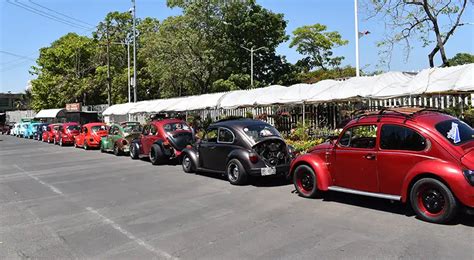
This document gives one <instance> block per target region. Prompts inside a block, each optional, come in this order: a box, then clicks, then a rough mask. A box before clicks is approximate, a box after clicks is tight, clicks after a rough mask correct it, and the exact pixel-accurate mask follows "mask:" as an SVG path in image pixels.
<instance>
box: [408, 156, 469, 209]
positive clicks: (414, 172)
mask: <svg viewBox="0 0 474 260" xmlns="http://www.w3.org/2000/svg"><path fill="white" fill-rule="evenodd" d="M422 175H425V176H427V177H429V176H434V177H437V178H438V179H440V180H441V181H443V182H444V183H445V184H446V185H448V187H449V188H450V189H451V191H452V192H453V193H454V195H455V196H456V198H458V199H459V200H460V201H461V202H462V203H463V204H465V205H470V206H473V201H474V200H473V199H472V198H474V195H472V194H471V195H470V196H469V192H466V191H468V190H474V187H472V186H470V184H469V183H468V182H467V180H466V179H465V177H464V175H463V173H462V172H461V171H460V170H459V165H457V164H455V163H452V162H447V161H441V160H425V161H421V162H419V163H417V164H416V165H415V166H414V167H413V168H412V169H411V170H410V171H409V172H408V174H407V175H406V176H405V179H404V181H403V185H402V190H401V192H400V195H401V197H402V199H401V200H402V202H406V201H407V200H408V194H409V192H410V189H411V185H412V184H413V181H414V180H416V179H417V178H418V177H420V176H422Z"/></svg>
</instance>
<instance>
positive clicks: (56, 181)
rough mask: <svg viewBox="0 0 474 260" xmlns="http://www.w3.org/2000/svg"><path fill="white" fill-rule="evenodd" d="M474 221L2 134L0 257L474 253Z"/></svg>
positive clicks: (462, 255)
mask: <svg viewBox="0 0 474 260" xmlns="http://www.w3.org/2000/svg"><path fill="white" fill-rule="evenodd" d="M473 226H474V217H473V216H469V215H465V214H463V215H461V216H459V217H458V218H457V219H456V221H455V222H454V223H452V224H450V225H436V224H430V223H425V222H422V221H420V220H418V219H416V218H415V217H414V216H413V213H411V212H410V211H407V210H406V208H405V206H404V205H402V204H400V203H390V202H389V201H386V200H379V199H373V198H366V197H359V196H353V195H345V194H338V193H328V194H326V195H324V196H323V198H321V199H314V200H311V199H303V198H300V197H299V196H297V195H296V194H295V193H294V188H293V185H290V184H288V183H286V182H283V181H280V180H278V179H271V178H270V179H268V178H260V179H255V180H253V181H252V184H251V185H248V186H243V187H236V186H231V185H230V184H229V183H228V182H227V181H225V180H224V179H223V178H222V177H220V176H216V175H212V174H198V175H195V174H186V173H184V172H182V171H181V166H153V165H151V164H150V163H149V162H147V161H142V160H137V161H133V160H131V159H130V158H128V157H115V156H114V155H112V154H101V153H100V152H99V151H84V150H82V149H75V148H73V147H58V146H54V145H52V144H46V143H41V142H37V141H33V140H26V139H19V138H16V137H11V136H0V258H2V259H4V258H48V259H51V258H100V259H103V258H133V259H137V258H158V259H167V258H182V259H329V258H330V259H340V258H390V259H391V258H410V259H411V258H422V259H445V258H451V259H473V258H474V228H473Z"/></svg>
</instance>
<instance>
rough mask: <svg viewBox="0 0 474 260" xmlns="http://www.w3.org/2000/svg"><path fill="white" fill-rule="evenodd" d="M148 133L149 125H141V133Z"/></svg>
mask: <svg viewBox="0 0 474 260" xmlns="http://www.w3.org/2000/svg"><path fill="white" fill-rule="evenodd" d="M149 133H150V126H149V125H145V126H144V127H143V131H142V134H143V135H148V134H149Z"/></svg>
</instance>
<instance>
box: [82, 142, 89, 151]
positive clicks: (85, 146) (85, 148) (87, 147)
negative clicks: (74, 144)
mask: <svg viewBox="0 0 474 260" xmlns="http://www.w3.org/2000/svg"><path fill="white" fill-rule="evenodd" d="M82 146H83V147H84V150H89V146H87V141H86V140H84V144H83V145H82Z"/></svg>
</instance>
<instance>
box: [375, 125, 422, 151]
mask: <svg viewBox="0 0 474 260" xmlns="http://www.w3.org/2000/svg"><path fill="white" fill-rule="evenodd" d="M380 148H381V149H384V150H406V151H423V150H425V148H426V139H425V138H424V137H423V136H421V135H420V134H418V133H417V132H415V131H414V130H412V129H410V128H408V127H404V126H399V125H383V126H382V131H381V134H380Z"/></svg>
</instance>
